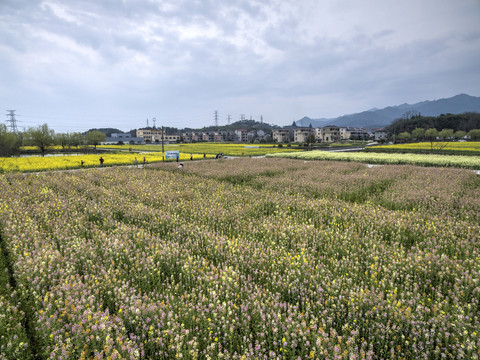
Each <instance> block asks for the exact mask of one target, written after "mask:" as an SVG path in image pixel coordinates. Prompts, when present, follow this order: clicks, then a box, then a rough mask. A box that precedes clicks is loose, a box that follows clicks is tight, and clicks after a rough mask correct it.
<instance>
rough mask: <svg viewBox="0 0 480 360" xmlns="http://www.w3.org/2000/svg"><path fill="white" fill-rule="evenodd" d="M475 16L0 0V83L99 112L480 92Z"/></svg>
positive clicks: (180, 0) (338, 2) (479, 6)
mask: <svg viewBox="0 0 480 360" xmlns="http://www.w3.org/2000/svg"><path fill="white" fill-rule="evenodd" d="M478 23H480V3H479V2H478V1H476V0H465V1H462V2H455V3H453V2H451V1H433V0H425V1H414V0H405V1H401V2H400V1H393V0H387V1H380V0H365V1H362V2H358V1H352V0H323V1H317V0H304V1H294V0H265V1H260V0H231V1H228V2H225V1H220V0H209V1H199V0H175V1H174V0H169V1H166V0H162V1H157V0H141V1H140V0H123V1H121V2H120V1H94V0H85V1H73V0H63V1H60V0H45V1H35V0H29V1H23V0H5V1H3V2H2V3H1V4H0V55H1V56H0V66H2V69H3V71H2V74H1V75H0V93H1V94H2V96H3V97H4V101H5V102H6V105H5V107H6V108H10V107H11V105H10V104H14V106H17V107H18V111H19V113H20V112H21V111H22V110H21V108H22V107H23V108H27V107H30V106H31V104H35V106H37V107H38V106H40V107H42V108H41V111H44V112H45V113H46V114H52V113H53V112H54V111H63V113H64V114H66V118H68V116H69V115H68V114H69V111H71V109H77V111H78V109H82V108H85V107H95V111H93V112H94V113H95V114H98V118H97V119H96V120H94V122H95V123H96V124H97V125H98V122H99V121H104V122H109V121H116V119H119V118H123V116H124V117H125V118H128V119H131V118H136V117H140V119H143V118H144V117H152V116H154V114H152V113H154V112H161V113H162V114H164V117H165V118H169V119H178V120H179V121H185V119H190V116H189V114H196V115H195V116H194V117H195V118H198V117H201V115H199V114H202V113H203V114H204V115H203V116H204V117H205V119H204V121H205V124H207V123H208V122H209V121H210V120H211V112H212V111H213V110H214V109H217V108H218V107H219V106H220V105H221V106H222V107H224V109H219V110H221V112H225V113H233V114H232V115H234V113H235V112H237V113H246V114H249V113H252V114H255V113H256V114H257V116H259V115H258V114H260V113H263V115H264V117H265V119H268V118H271V119H275V121H277V122H278V123H290V122H291V121H293V120H292V117H294V118H295V117H296V118H300V117H302V116H304V115H308V116H311V117H328V116H335V115H341V114H344V113H348V112H353V111H361V110H365V109H367V108H370V107H374V106H377V107H381V106H383V105H394V104H396V103H401V102H404V101H421V100H426V99H430V98H433V97H442V96H451V95H453V94H455V93H459V92H466V93H471V94H472V95H480V85H478V84H479V83H480V71H479V70H480V69H479V65H478V58H479V56H480V42H479V39H480V36H479V35H480V33H479V31H478V30H477V29H478ZM411 84H414V86H412V85H411ZM462 85H463V86H462ZM22 94H24V95H22ZM442 94H444V95H442ZM42 99H44V101H43V102H42ZM63 104H68V106H67V105H65V106H64V105H63ZM107 104H108V105H107ZM112 109H113V110H112ZM242 109H243V110H242ZM267 111H268V113H267ZM113 113H115V114H116V115H115V116H114V115H111V114H113ZM142 114H145V115H142ZM70 116H71V117H72V118H74V116H73V115H70ZM157 117H158V118H160V117H161V114H157ZM233 117H234V118H236V117H238V114H237V116H235V115H234V116H233ZM129 121H131V120H129ZM110 125H112V124H105V126H110ZM177 125H178V126H179V127H182V126H186V124H183V123H179V124H177ZM65 126H68V124H66V125H65ZM86 126H88V125H87V124H86ZM124 126H125V127H127V128H128V127H135V126H137V125H135V124H134V123H132V124H130V125H128V124H125V125H124ZM119 127H120V126H119Z"/></svg>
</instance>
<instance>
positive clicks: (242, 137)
mask: <svg viewBox="0 0 480 360" xmlns="http://www.w3.org/2000/svg"><path fill="white" fill-rule="evenodd" d="M235 136H236V141H240V142H247V141H248V132H247V129H237V130H235Z"/></svg>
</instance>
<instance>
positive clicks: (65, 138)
mask: <svg viewBox="0 0 480 360" xmlns="http://www.w3.org/2000/svg"><path fill="white" fill-rule="evenodd" d="M55 144H57V145H60V146H61V147H62V149H63V150H65V148H66V147H67V146H68V145H69V135H68V134H65V133H59V134H55Z"/></svg>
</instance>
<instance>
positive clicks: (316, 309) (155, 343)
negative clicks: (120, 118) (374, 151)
mask: <svg viewBox="0 0 480 360" xmlns="http://www.w3.org/2000/svg"><path fill="white" fill-rule="evenodd" d="M311 153H313V152H311ZM479 224H480V179H479V177H478V176H477V175H475V174H474V173H473V172H472V171H471V170H467V169H455V168H437V167H428V168H424V167H417V166H412V165H402V166H399V165H389V166H381V167H371V168H369V167H367V166H365V164H361V163H357V162H334V161H328V162H327V161H309V162H304V161H298V160H291V159H277V158H265V159H233V160H219V161H193V162H187V163H186V164H185V168H184V170H183V171H178V170H177V168H176V165H175V164H172V163H159V164H155V165H153V166H151V167H147V168H107V169H102V170H100V169H87V170H84V171H77V172H71V173H67V172H63V173H62V172H59V173H52V172H45V173H40V174H14V173H12V174H3V175H2V174H0V235H1V237H0V245H1V246H0V250H1V253H0V266H1V269H2V271H1V272H0V274H1V275H0V282H1V283H0V305H1V306H0V334H1V335H0V359H18V358H22V359H50V358H55V359H90V358H93V359H107V358H108V359H120V358H123V359H167V358H184V359H218V358H225V359H228V358H230V359H246V358H252V359H253V358H262V359H263V358H265V359H267V358H282V359H297V358H300V359H323V358H353V359H355V358H356V359H367V358H369V359H375V358H376V359H385V358H391V359H402V358H406V359H417V358H427V359H436V358H438V359H441V358H442V357H446V358H469V359H475V358H477V359H478V358H479V356H480V335H479V329H480V315H479V313H480V260H479V254H480V239H479V237H478V234H479V233H480V225H479Z"/></svg>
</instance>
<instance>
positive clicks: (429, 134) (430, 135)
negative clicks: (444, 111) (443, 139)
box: [425, 128, 438, 141]
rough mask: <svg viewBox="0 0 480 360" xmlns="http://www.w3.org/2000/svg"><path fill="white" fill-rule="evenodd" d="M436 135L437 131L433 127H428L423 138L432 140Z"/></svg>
mask: <svg viewBox="0 0 480 360" xmlns="http://www.w3.org/2000/svg"><path fill="white" fill-rule="evenodd" d="M437 136H438V131H437V129H435V128H430V129H427V130H426V131H425V139H428V140H430V141H433V140H435V139H436V138H437Z"/></svg>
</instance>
